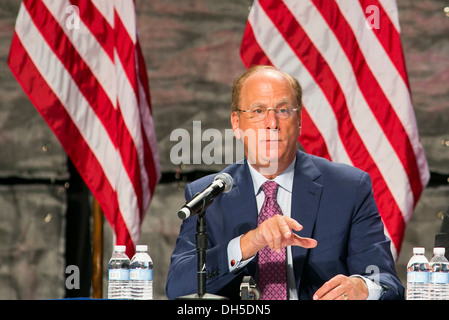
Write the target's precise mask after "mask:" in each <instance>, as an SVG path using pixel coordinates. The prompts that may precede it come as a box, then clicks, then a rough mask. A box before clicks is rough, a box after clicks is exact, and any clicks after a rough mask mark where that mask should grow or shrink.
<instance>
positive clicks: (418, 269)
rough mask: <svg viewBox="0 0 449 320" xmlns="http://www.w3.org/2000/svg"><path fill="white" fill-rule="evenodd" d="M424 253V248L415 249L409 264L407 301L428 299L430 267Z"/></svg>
mask: <svg viewBox="0 0 449 320" xmlns="http://www.w3.org/2000/svg"><path fill="white" fill-rule="evenodd" d="M424 252H425V249H424V248H421V247H416V248H413V256H412V257H411V258H410V260H409V262H408V264H407V296H406V299H407V300H425V299H427V295H428V293H427V292H428V289H429V270H430V267H429V261H428V260H427V258H426V256H425V255H424Z"/></svg>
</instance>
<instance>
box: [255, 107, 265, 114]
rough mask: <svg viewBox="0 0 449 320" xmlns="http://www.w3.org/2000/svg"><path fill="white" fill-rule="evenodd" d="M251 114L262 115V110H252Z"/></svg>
mask: <svg viewBox="0 0 449 320" xmlns="http://www.w3.org/2000/svg"><path fill="white" fill-rule="evenodd" d="M253 113H255V114H262V113H263V109H261V108H258V109H254V110H253Z"/></svg>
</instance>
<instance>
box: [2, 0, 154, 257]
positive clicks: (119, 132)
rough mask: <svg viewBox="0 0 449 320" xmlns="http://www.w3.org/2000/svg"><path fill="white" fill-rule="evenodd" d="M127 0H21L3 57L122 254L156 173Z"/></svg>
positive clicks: (133, 239) (133, 237) (130, 247)
mask: <svg viewBox="0 0 449 320" xmlns="http://www.w3.org/2000/svg"><path fill="white" fill-rule="evenodd" d="M136 20H137V19H136V13H135V7H134V2H133V0H117V1H112V0H92V1H88V0H71V1H68V0H24V1H23V2H22V4H21V7H20V10H19V13H18V17H17V20H16V26H15V32H14V35H13V40H12V44H11V49H10V55H9V60H8V64H9V67H10V69H11V71H12V72H13V74H14V76H15V77H16V79H17V80H18V82H19V83H20V85H21V86H22V88H23V90H24V91H25V92H26V94H27V95H28V97H29V99H30V100H31V101H32V103H33V104H34V106H35V107H36V108H37V110H38V111H39V112H40V114H41V115H42V117H43V118H44V119H45V121H46V122H47V123H48V125H49V126H50V128H51V129H52V130H53V132H54V133H55V135H56V136H57V138H58V139H59V141H60V142H61V144H62V146H63V148H64V149H65V151H66V152H67V154H68V156H69V157H70V159H71V160H72V162H73V163H74V165H75V167H76V168H77V170H78V172H79V173H80V175H81V177H82V178H83V180H84V181H85V183H86V185H87V186H88V187H89V189H90V190H91V192H92V194H93V196H94V197H95V198H96V199H97V201H98V203H99V205H100V206H101V208H102V210H103V213H104V215H105V217H106V218H107V220H108V221H109V223H110V225H111V226H112V229H113V231H114V235H115V242H116V243H117V244H121V245H126V247H127V253H128V255H132V254H133V253H134V250H135V249H134V246H135V245H136V244H137V243H138V241H139V236H140V226H141V222H142V219H143V218H144V214H145V212H146V210H147V209H148V206H149V203H150V200H151V198H152V195H153V193H154V189H155V186H156V183H157V182H158V180H159V178H160V168H159V156H158V151H157V142H156V136H155V132H154V126H153V118H152V111H151V104H150V94H149V85H148V78H147V73H146V68H145V63H144V59H143V56H142V53H141V48H140V45H139V40H138V37H137V30H136V24H137V21H136Z"/></svg>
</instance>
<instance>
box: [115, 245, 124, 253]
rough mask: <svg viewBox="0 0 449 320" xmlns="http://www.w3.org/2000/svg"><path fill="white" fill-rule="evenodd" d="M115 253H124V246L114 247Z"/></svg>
mask: <svg viewBox="0 0 449 320" xmlns="http://www.w3.org/2000/svg"><path fill="white" fill-rule="evenodd" d="M115 251H117V252H125V251H126V246H115Z"/></svg>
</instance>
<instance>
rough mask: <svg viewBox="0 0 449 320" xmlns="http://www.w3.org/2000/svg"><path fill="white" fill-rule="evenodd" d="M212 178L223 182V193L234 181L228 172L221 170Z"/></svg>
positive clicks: (229, 188)
mask: <svg viewBox="0 0 449 320" xmlns="http://www.w3.org/2000/svg"><path fill="white" fill-rule="evenodd" d="M214 180H221V181H222V182H223V183H224V191H223V192H224V193H228V192H229V191H231V189H232V184H233V183H234V181H233V180H232V177H231V175H230V174H228V173H226V172H222V173H220V174H217V176H216V177H215V178H214Z"/></svg>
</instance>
